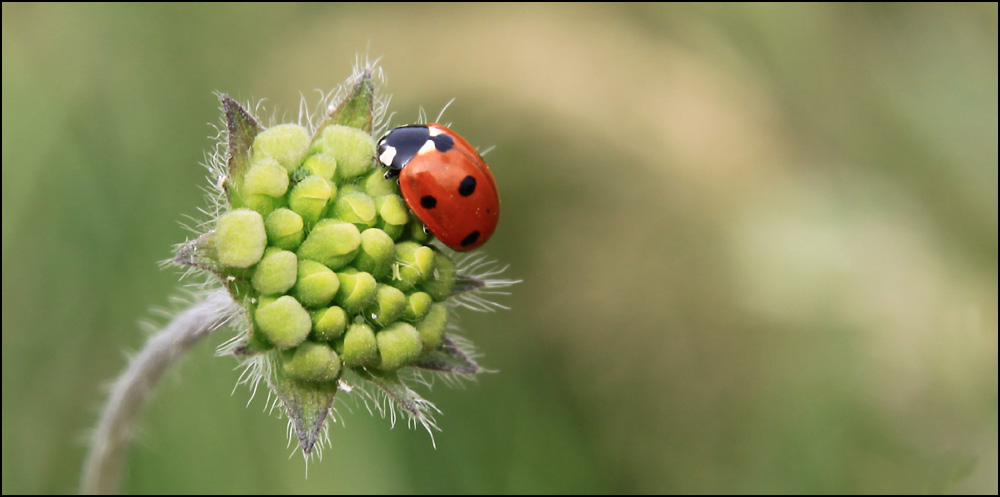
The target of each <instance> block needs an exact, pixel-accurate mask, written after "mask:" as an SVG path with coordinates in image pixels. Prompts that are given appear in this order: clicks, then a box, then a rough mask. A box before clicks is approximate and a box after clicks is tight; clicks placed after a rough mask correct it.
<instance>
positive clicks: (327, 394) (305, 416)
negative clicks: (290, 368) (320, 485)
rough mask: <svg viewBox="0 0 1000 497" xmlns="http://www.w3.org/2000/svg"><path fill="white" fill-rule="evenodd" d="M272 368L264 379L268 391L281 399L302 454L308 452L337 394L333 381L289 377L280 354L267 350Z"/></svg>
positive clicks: (318, 434)
mask: <svg viewBox="0 0 1000 497" xmlns="http://www.w3.org/2000/svg"><path fill="white" fill-rule="evenodd" d="M269 354H270V358H269V360H271V361H273V362H272V363H273V364H274V367H272V368H271V374H270V376H269V377H268V378H267V383H268V385H269V386H270V387H271V390H272V391H274V393H275V394H276V395H277V396H278V398H280V399H281V403H282V405H284V406H285V413H286V414H288V417H289V419H291V420H292V425H293V426H294V427H295V435H296V436H297V437H298V439H299V447H301V448H302V453H303V454H305V455H309V454H310V453H311V452H312V450H313V447H314V446H315V445H316V442H317V441H318V440H319V437H320V432H321V431H322V429H323V423H324V422H326V418H327V417H328V416H329V415H330V408H331V407H332V406H333V401H334V399H335V398H336V396H337V382H335V381H324V382H319V381H302V380H296V379H294V378H291V377H289V376H288V375H286V374H285V372H284V367H283V366H282V361H283V359H282V355H281V353H280V352H278V351H271V352H269Z"/></svg>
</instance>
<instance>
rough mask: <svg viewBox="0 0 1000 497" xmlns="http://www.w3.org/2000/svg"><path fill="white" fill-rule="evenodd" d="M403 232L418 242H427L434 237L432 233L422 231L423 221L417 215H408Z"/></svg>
mask: <svg viewBox="0 0 1000 497" xmlns="http://www.w3.org/2000/svg"><path fill="white" fill-rule="evenodd" d="M403 234H405V235H407V236H409V237H410V239H411V240H413V241H415V242H419V243H427V242H429V241H431V239H432V238H434V235H431V234H430V233H427V232H426V231H424V222H423V221H421V220H420V219H419V218H418V217H417V216H410V222H409V223H407V224H406V228H405V229H404V230H403Z"/></svg>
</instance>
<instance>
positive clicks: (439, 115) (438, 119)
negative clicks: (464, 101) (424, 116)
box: [434, 97, 455, 123]
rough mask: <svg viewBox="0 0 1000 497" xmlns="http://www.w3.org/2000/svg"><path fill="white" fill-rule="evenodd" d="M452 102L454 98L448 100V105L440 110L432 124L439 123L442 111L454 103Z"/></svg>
mask: <svg viewBox="0 0 1000 497" xmlns="http://www.w3.org/2000/svg"><path fill="white" fill-rule="evenodd" d="M454 102H455V98H454V97H452V99H451V100H449V101H448V103H446V104H444V107H442V108H441V112H438V116H437V119H435V120H434V122H436V123H439V122H441V116H443V115H444V111H446V110H448V107H449V106H451V104H452V103H454Z"/></svg>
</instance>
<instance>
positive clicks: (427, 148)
mask: <svg viewBox="0 0 1000 497" xmlns="http://www.w3.org/2000/svg"><path fill="white" fill-rule="evenodd" d="M435 150H437V146H436V145H434V140H427V141H426V142H425V143H424V146H422V147H420V150H417V155H424V154H426V153H427V152H433V151H435Z"/></svg>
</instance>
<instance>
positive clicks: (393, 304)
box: [367, 284, 406, 326]
mask: <svg viewBox="0 0 1000 497" xmlns="http://www.w3.org/2000/svg"><path fill="white" fill-rule="evenodd" d="M367 310H368V314H369V315H370V316H371V318H372V321H374V322H375V323H376V324H378V325H379V326H386V325H388V324H390V323H393V322H395V321H396V320H397V319H399V317H400V316H402V315H403V311H405V310H406V294H404V293H403V292H401V291H399V289H397V288H394V287H391V286H389V285H384V284H379V285H378V289H377V290H376V291H375V301H374V302H372V303H371V305H369V306H368V309H367Z"/></svg>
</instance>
